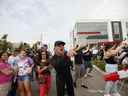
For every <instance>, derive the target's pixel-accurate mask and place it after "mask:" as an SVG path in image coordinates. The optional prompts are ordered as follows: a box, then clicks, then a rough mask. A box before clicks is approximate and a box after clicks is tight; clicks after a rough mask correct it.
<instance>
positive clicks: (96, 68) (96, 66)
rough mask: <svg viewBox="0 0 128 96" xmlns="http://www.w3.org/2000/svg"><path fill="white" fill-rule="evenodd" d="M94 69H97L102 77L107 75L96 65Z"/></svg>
mask: <svg viewBox="0 0 128 96" xmlns="http://www.w3.org/2000/svg"><path fill="white" fill-rule="evenodd" d="M93 68H95V69H96V70H97V71H98V72H100V73H101V74H102V75H104V74H105V72H104V71H102V70H101V69H100V68H98V67H97V66H96V65H93Z"/></svg>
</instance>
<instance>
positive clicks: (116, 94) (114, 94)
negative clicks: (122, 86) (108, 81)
mask: <svg viewBox="0 0 128 96" xmlns="http://www.w3.org/2000/svg"><path fill="white" fill-rule="evenodd" d="M112 96H121V95H120V94H119V93H113V94H112Z"/></svg>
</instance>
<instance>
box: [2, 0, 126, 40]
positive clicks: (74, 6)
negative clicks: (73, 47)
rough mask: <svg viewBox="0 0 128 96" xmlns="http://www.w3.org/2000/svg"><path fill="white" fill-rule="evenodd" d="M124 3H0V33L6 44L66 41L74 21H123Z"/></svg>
mask: <svg viewBox="0 0 128 96" xmlns="http://www.w3.org/2000/svg"><path fill="white" fill-rule="evenodd" d="M127 3H128V1H127V0H0V21H1V22H0V32H1V34H3V33H8V34H9V40H12V41H16V42H20V41H36V40H40V37H41V33H42V34H43V39H44V41H47V42H53V41H56V40H64V41H69V40H70V37H69V33H70V32H71V31H72V28H73V26H74V24H75V22H76V21H77V19H81V18H84V19H88V18H89V19H90V18H105V17H110V18H112V17H114V18H115V17H116V18H119V17H122V16H123V17H125V18H126V17H127V16H128V14H127V12H126V10H127V9H128V8H127V6H126V4H127Z"/></svg>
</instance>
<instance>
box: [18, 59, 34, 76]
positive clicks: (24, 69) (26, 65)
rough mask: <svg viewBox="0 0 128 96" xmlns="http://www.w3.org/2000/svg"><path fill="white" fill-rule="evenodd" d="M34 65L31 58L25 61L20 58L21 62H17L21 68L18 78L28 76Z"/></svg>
mask: <svg viewBox="0 0 128 96" xmlns="http://www.w3.org/2000/svg"><path fill="white" fill-rule="evenodd" d="M32 64H34V63H33V60H32V59H31V58H29V57H27V58H26V59H23V60H22V59H20V58H19V60H17V65H18V68H19V71H18V76H24V75H28V72H29V70H30V67H31V66H32Z"/></svg>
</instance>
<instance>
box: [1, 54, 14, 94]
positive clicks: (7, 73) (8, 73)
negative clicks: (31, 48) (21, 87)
mask: <svg viewBox="0 0 128 96" xmlns="http://www.w3.org/2000/svg"><path fill="white" fill-rule="evenodd" d="M7 60H8V54H7V53H6V52H2V53H1V54H0V96H7V94H8V91H9V90H10V85H11V81H12V76H13V70H12V69H11V66H10V64H8V63H7Z"/></svg>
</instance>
